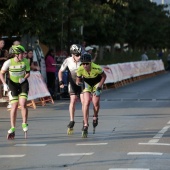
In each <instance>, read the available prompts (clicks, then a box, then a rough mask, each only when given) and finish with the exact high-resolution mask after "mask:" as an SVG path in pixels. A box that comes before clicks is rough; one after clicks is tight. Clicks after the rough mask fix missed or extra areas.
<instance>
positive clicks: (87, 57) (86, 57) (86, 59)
mask: <svg viewBox="0 0 170 170" xmlns="http://www.w3.org/2000/svg"><path fill="white" fill-rule="evenodd" d="M91 58H92V56H91V54H89V53H84V54H83V55H82V56H81V58H80V61H81V62H82V63H90V62H91Z"/></svg>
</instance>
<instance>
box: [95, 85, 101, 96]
mask: <svg viewBox="0 0 170 170" xmlns="http://www.w3.org/2000/svg"><path fill="white" fill-rule="evenodd" d="M101 93H102V92H101V88H99V87H98V88H97V89H96V91H95V92H94V95H95V96H100V94H101Z"/></svg>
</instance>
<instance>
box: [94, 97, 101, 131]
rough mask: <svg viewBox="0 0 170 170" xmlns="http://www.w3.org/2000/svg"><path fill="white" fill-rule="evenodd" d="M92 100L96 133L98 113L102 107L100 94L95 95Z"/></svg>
mask: <svg viewBox="0 0 170 170" xmlns="http://www.w3.org/2000/svg"><path fill="white" fill-rule="evenodd" d="M92 102H93V111H94V115H93V133H95V127H96V126H97V125H98V113H99V109H100V96H95V95H93V98H92Z"/></svg>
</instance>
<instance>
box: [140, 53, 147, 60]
mask: <svg viewBox="0 0 170 170" xmlns="http://www.w3.org/2000/svg"><path fill="white" fill-rule="evenodd" d="M141 60H142V61H147V60H148V56H147V55H146V52H144V53H143V54H142V55H141Z"/></svg>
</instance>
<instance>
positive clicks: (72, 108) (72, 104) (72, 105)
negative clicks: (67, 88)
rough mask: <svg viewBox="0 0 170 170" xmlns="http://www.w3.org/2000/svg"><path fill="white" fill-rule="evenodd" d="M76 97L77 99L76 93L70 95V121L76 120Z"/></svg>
mask: <svg viewBox="0 0 170 170" xmlns="http://www.w3.org/2000/svg"><path fill="white" fill-rule="evenodd" d="M76 99H77V96H76V95H70V105H69V112H70V121H74V113H75V105H76Z"/></svg>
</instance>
